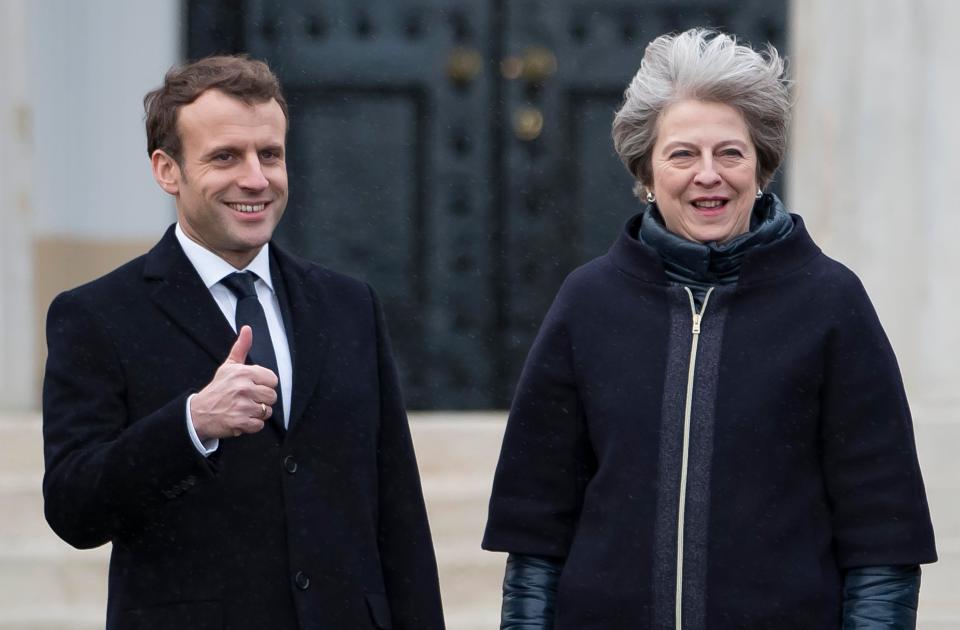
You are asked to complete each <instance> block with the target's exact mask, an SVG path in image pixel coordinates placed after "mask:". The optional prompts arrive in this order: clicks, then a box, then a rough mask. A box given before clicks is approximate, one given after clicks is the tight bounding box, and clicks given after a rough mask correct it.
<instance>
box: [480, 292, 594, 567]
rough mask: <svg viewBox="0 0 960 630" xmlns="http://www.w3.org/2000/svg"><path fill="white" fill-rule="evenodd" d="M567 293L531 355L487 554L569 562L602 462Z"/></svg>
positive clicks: (505, 450)
mask: <svg viewBox="0 0 960 630" xmlns="http://www.w3.org/2000/svg"><path fill="white" fill-rule="evenodd" d="M567 310H568V309H567V308H566V307H565V297H564V290H563V289H561V292H560V294H559V295H558V297H557V299H556V300H555V301H554V304H553V306H552V307H551V308H550V312H548V313H547V316H546V318H545V319H544V322H543V325H542V326H541V328H540V332H539V333H538V335H537V338H536V340H535V341H534V343H533V346H532V348H531V349H530V354H529V356H528V357H527V361H526V364H525V365H524V368H523V373H522V375H521V377H520V383H519V384H518V386H517V391H516V394H515V396H514V401H513V406H512V407H511V410H510V417H509V419H508V421H507V429H506V434H505V435H504V439H503V446H502V449H501V452H500V461H499V463H498V464H497V472H496V476H495V478H494V483H493V494H492V496H491V497H490V511H489V518H488V521H487V528H486V533H485V535H484V539H483V548H484V549H487V550H490V551H507V552H511V553H521V554H527V555H534V556H547V557H554V558H565V557H566V556H567V552H568V551H569V548H570V544H571V541H572V540H573V534H574V531H575V529H576V524H577V521H578V519H579V516H580V509H581V506H582V503H583V492H584V488H585V486H586V483H587V481H588V480H589V479H590V477H591V476H592V474H593V471H594V469H595V467H596V463H595V460H594V457H593V452H592V449H591V446H590V443H589V439H588V436H587V430H586V424H585V420H584V414H583V410H582V406H581V403H580V398H579V396H578V392H577V382H576V377H575V369H574V356H573V349H572V344H571V339H570V335H569V333H568V324H569V322H568V321H566V319H567V318H566V313H567Z"/></svg>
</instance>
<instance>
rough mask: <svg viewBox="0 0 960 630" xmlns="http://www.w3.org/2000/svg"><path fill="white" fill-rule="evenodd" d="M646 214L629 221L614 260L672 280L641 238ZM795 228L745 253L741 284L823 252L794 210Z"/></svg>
mask: <svg viewBox="0 0 960 630" xmlns="http://www.w3.org/2000/svg"><path fill="white" fill-rule="evenodd" d="M642 217H643V214H642V213H640V214H637V215H635V216H633V217H631V218H630V220H629V221H627V224H626V225H625V226H624V228H623V230H621V231H620V235H619V237H618V238H617V240H616V241H615V242H614V243H613V245H612V246H611V247H610V251H609V252H608V254H607V255H608V256H609V258H610V261H611V262H612V263H613V264H614V265H615V266H616V267H617V268H618V269H620V270H621V271H623V272H624V273H627V274H629V275H631V276H634V277H635V278H637V279H639V280H642V281H643V282H650V283H654V284H668V283H669V281H668V279H667V274H666V272H665V270H664V267H663V262H662V261H661V260H660V256H659V255H658V254H657V252H656V251H655V250H654V249H653V248H652V247H649V246H648V245H645V244H643V243H641V242H640V241H639V240H638V239H637V233H638V231H639V229H640V223H641V220H642ZM790 217H791V218H792V219H793V229H792V230H791V231H790V234H788V235H787V236H786V237H784V238H782V239H780V240H778V241H775V242H773V243H768V244H764V245H758V246H756V247H754V248H752V249H750V250H749V251H748V252H747V253H746V254H745V256H744V259H743V266H742V267H741V270H740V279H739V281H738V282H737V284H738V286H739V287H741V288H743V287H747V286H750V285H753V284H758V283H762V282H765V281H768V280H774V279H776V278H778V277H781V276H784V275H786V274H788V273H790V272H792V271H795V270H797V269H799V268H800V267H802V266H803V265H805V264H807V263H808V262H809V261H810V260H811V259H812V258H813V257H815V256H817V255H818V254H820V248H819V247H817V245H816V244H815V243H814V242H813V239H811V238H810V235H809V234H808V233H807V229H806V227H805V226H804V224H803V219H802V218H800V216H798V215H796V214H791V215H790Z"/></svg>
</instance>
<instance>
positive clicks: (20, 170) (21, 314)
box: [0, 0, 35, 409]
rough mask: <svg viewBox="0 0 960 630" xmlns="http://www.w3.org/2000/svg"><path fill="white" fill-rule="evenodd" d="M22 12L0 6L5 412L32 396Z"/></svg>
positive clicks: (0, 395)
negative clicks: (2, 68)
mask: <svg viewBox="0 0 960 630" xmlns="http://www.w3.org/2000/svg"><path fill="white" fill-rule="evenodd" d="M26 12H27V3H26V0H5V1H4V2H0V59H3V66H4V72H3V79H2V81H3V87H2V89H0V225H2V229H0V287H2V290H0V401H3V402H2V403H0V404H2V406H3V408H7V409H26V408H28V407H30V406H31V405H32V404H33V402H34V401H33V392H34V391H35V386H34V382H33V380H34V378H33V375H34V371H33V370H32V369H30V367H31V366H32V353H33V352H32V351H33V330H34V328H33V327H34V316H33V315H34V314H33V299H32V298H33V290H32V283H33V276H32V250H31V243H32V236H33V232H32V212H31V208H32V199H31V191H30V185H29V183H30V176H31V162H32V137H31V116H30V113H31V112H30V108H29V104H28V102H27V85H26V56H27V42H26V37H25V35H24V31H25V30H26V28H25V27H26ZM24 361H25V362H26V365H24V363H23V362H24ZM25 368H26V369H25Z"/></svg>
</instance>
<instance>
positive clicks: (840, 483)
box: [820, 274, 937, 569]
mask: <svg viewBox="0 0 960 630" xmlns="http://www.w3.org/2000/svg"><path fill="white" fill-rule="evenodd" d="M851 276H852V274H851ZM842 288H843V300H842V304H843V306H842V308H840V309H838V312H837V313H835V314H834V318H835V321H834V324H833V326H832V332H831V333H830V334H831V338H830V339H829V340H828V352H827V355H826V366H825V379H824V383H823V389H822V397H821V404H822V412H821V436H820V439H821V453H822V461H821V465H822V468H823V474H824V479H825V485H826V491H827V495H828V499H829V501H830V506H831V510H832V514H833V536H834V543H835V548H836V553H837V559H838V564H839V566H840V567H841V568H842V569H850V568H853V567H863V566H881V565H912V564H920V563H925V562H934V561H935V560H936V558H937V554H936V550H935V548H934V540H933V527H932V525H931V522H930V514H929V510H928V507H927V500H926V494H925V491H924V487H923V479H922V478H921V474H920V466H919V463H918V461H917V453H916V446H915V443H914V435H913V425H912V420H911V416H910V409H909V407H908V405H907V398H906V394H905V392H904V387H903V382H902V380H901V378H900V370H899V367H898V365H897V359H896V356H895V355H894V353H893V349H892V348H891V346H890V343H889V341H888V340H887V337H886V335H885V333H884V331H883V328H882V327H881V325H880V321H879V319H878V317H877V314H876V312H875V311H874V308H873V305H872V304H871V303H870V300H869V298H868V297H867V294H866V292H865V291H864V289H863V286H862V285H861V284H860V282H859V280H857V279H856V278H855V277H851V278H850V281H849V283H848V284H847V286H845V287H842Z"/></svg>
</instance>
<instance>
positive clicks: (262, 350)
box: [220, 271, 286, 429]
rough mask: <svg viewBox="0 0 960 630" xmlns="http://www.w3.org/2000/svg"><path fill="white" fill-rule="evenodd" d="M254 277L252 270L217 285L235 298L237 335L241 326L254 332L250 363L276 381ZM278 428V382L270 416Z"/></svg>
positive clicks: (282, 424)
mask: <svg viewBox="0 0 960 630" xmlns="http://www.w3.org/2000/svg"><path fill="white" fill-rule="evenodd" d="M256 278H257V276H256V275H255V274H254V273H253V272H252V271H244V272H237V273H231V274H230V275H229V276H227V277H225V278H224V279H223V280H221V281H220V282H221V283H222V284H223V285H224V286H225V287H227V288H228V289H230V290H231V291H232V292H233V294H234V295H235V296H237V316H236V324H237V332H238V333H239V332H240V328H241V327H242V326H249V327H250V328H251V329H253V345H252V346H251V347H250V353H249V354H248V358H249V360H250V361H251V362H252V363H255V364H256V365H259V366H262V367H265V368H267V369H268V370H271V371H272V372H273V373H274V374H276V375H277V379H278V381H279V378H280V370H278V369H277V355H276V353H275V352H274V350H273V341H272V340H271V339H270V329H269V328H268V327H267V316H266V315H265V314H264V312H263V306H261V305H260V300H259V299H257V290H256V289H255V288H254V286H253V283H254V280H256ZM272 418H274V419H275V420H276V421H277V426H278V427H280V429H285V428H286V425H285V422H284V419H283V395H282V393H281V389H280V385H279V382H278V384H277V402H275V403H274V404H273V416H272Z"/></svg>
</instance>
